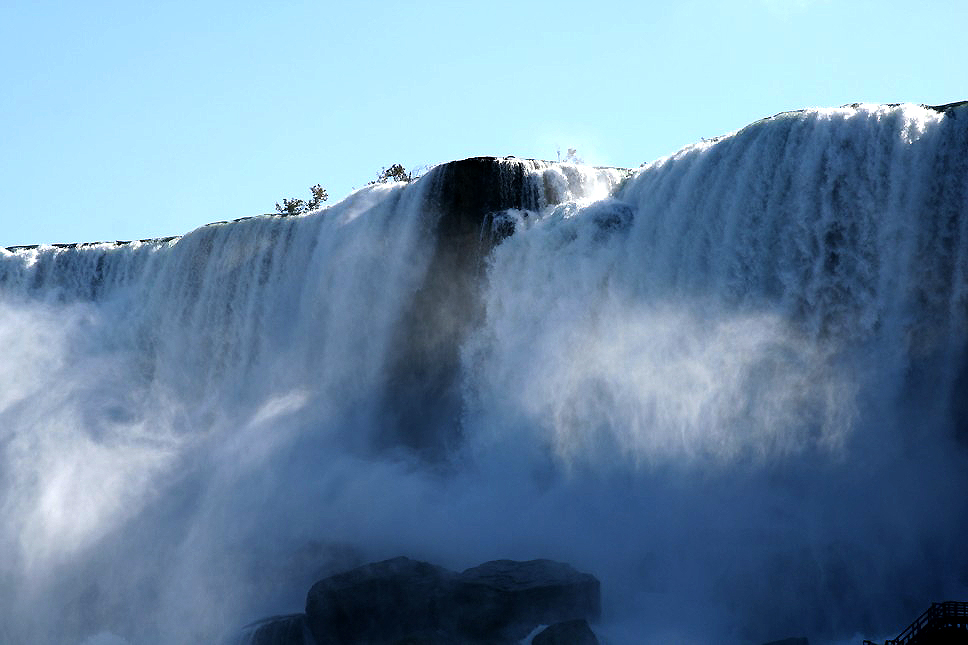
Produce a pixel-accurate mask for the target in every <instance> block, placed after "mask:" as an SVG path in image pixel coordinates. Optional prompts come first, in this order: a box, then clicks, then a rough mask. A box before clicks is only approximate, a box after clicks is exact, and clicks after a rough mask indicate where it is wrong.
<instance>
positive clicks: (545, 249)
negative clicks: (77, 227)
mask: <svg viewBox="0 0 968 645" xmlns="http://www.w3.org/2000/svg"><path fill="white" fill-rule="evenodd" d="M626 175H627V173H624V172H621V171H617V170H603V169H592V168H587V167H581V166H573V165H569V164H550V163H543V162H532V161H523V160H514V159H506V160H500V159H472V160H466V161H463V162H453V163H450V164H444V165H442V166H438V167H437V168H435V169H434V170H433V171H431V172H430V173H429V174H428V175H427V176H425V177H423V178H421V179H419V180H418V181H416V182H415V183H413V184H411V185H407V186H404V185H389V186H374V187H370V188H366V189H364V190H362V191H359V192H357V193H354V194H353V195H351V196H350V197H349V198H347V199H346V200H344V201H343V202H340V203H338V204H335V205H333V206H331V207H329V208H326V209H324V210H322V211H320V212H318V213H315V214H311V215H308V216H304V217H288V218H283V217H263V218H253V219H249V220H246V221H239V222H236V223H232V224H223V225H217V226H208V227H202V228H199V229H198V230H195V231H193V232H191V233H189V234H187V235H185V236H183V237H181V238H177V239H172V240H166V241H154V242H150V241H149V242H142V243H132V244H128V245H123V246H116V245H111V244H101V245H92V246H87V247H78V248H73V249H63V248H52V247H39V248H35V249H19V250H15V251H13V252H10V251H3V250H0V344H2V348H3V350H2V351H3V361H2V362H0V520H2V521H0V552H2V553H3V554H4V555H3V557H2V558H0V641H2V642H10V643H14V642H32V643H88V644H95V643H102V644H103V643H122V642H128V643H131V644H136V643H188V642H219V641H220V639H231V638H232V635H233V634H237V633H238V630H239V628H240V627H241V626H242V625H244V624H246V623H248V622H251V621H253V620H256V619H258V618H261V617H264V616H268V615H272V614H281V613H293V612H298V611H301V610H302V607H303V603H304V599H305V593H306V591H307V590H308V588H309V586H310V585H311V583H312V582H313V581H314V580H316V579H318V578H320V577H322V576H323V575H325V574H327V573H330V572H334V571H337V570H339V569H341V568H344V567H348V566H352V565H355V564H359V563H362V562H365V561H371V560H376V559H382V558H386V557H392V556H396V555H408V556H411V557H415V558H420V559H425V560H430V561H433V562H436V563H439V564H441V565H444V566H448V567H451V568H462V567H466V566H470V565H474V564H477V563H479V562H482V561H484V560H489V559H496V558H515V559H529V558H535V557H547V558H552V559H558V560H563V561H567V562H570V563H572V564H573V565H574V566H576V567H577V568H579V569H581V570H585V571H589V572H592V573H594V574H596V575H597V576H598V577H599V578H600V579H601V580H602V589H603V594H604V597H603V613H604V615H603V620H602V623H601V624H600V625H597V626H596V628H597V629H598V631H599V634H600V635H602V636H603V638H604V639H605V640H606V642H608V643H648V642H682V643H688V642H696V643H705V642H720V643H723V642H726V643H729V642H735V643H760V642H763V641H767V640H771V639H778V638H784V637H789V636H800V635H805V636H809V637H810V639H811V642H812V643H824V642H837V641H840V640H845V639H851V638H855V635H861V636H862V637H876V636H878V635H882V636H883V635H886V636H893V634H895V633H897V632H898V631H900V629H901V628H902V627H903V626H904V625H905V624H907V622H909V620H910V619H911V618H913V617H914V616H916V615H917V614H918V613H919V612H920V611H921V610H922V609H923V608H924V607H925V606H927V605H928V604H929V603H930V602H931V601H939V600H946V599H966V598H968V551H966V550H965V549H964V548H963V544H964V536H965V531H966V529H968V504H966V500H968V497H966V491H968V488H966V484H968V468H966V449H968V448H966V442H968V396H966V393H968V354H966V341H968V108H966V107H965V106H961V107H955V108H951V109H948V110H944V111H937V110H930V109H924V108H920V107H916V106H911V105H905V106H896V107H890V106H859V107H854V108H840V109H833V110H810V111H803V112H797V113H785V114H781V115H777V116H776V117H773V118H771V119H765V120H763V121H759V122H757V123H754V124H752V125H750V126H748V127H746V128H744V129H742V130H740V131H738V132H737V133H735V134H732V135H729V136H726V137H722V138H719V139H717V140H714V141H706V142H703V143H700V144H696V145H694V146H691V147H688V148H685V149H683V150H682V151H680V152H679V153H677V154H675V155H673V156H671V157H668V158H665V159H662V160H659V161H657V162H655V163H652V164H650V165H648V166H646V167H644V168H642V169H640V170H637V171H636V172H634V173H632V174H631V176H630V177H627V176H626ZM120 639H124V640H120Z"/></svg>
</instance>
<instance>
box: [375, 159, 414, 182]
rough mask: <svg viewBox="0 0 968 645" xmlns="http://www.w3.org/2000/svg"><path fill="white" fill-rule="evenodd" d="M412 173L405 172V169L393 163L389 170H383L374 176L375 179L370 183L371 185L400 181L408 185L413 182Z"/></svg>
mask: <svg viewBox="0 0 968 645" xmlns="http://www.w3.org/2000/svg"><path fill="white" fill-rule="evenodd" d="M413 179H414V177H413V173H411V172H407V169H406V168H404V167H403V166H402V165H400V164H398V163H395V164H393V165H392V166H390V167H389V168H384V169H383V170H381V171H380V174H379V175H377V176H376V179H375V180H373V181H371V182H370V183H371V184H385V183H387V182H390V181H402V182H405V183H408V184H409V183H410V182H411V181H413Z"/></svg>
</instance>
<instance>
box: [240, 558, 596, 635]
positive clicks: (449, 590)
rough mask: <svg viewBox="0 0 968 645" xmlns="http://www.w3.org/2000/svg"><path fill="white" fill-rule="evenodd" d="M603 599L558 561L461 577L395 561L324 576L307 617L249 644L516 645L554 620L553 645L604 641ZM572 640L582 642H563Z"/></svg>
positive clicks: (493, 565) (261, 629)
mask: <svg viewBox="0 0 968 645" xmlns="http://www.w3.org/2000/svg"><path fill="white" fill-rule="evenodd" d="M600 596H601V592H600V585H599V582H598V580H597V579H596V578H595V577H594V576H592V575H590V574H587V573H581V572H579V571H576V570H575V569H574V568H572V567H571V566H569V565H567V564H564V563H561V562H553V561H551V560H529V561H526V562H519V561H514V560H496V561H493V562H485V563H484V564H482V565H480V566H477V567H473V568H471V569H467V570H466V571H463V572H461V573H456V572H453V571H449V570H447V569H444V568H442V567H438V566H435V565H433V564H429V563H427V562H420V561H417V560H411V559H409V558H393V559H391V560H384V561H382V562H376V563H373V564H368V565H364V566H362V567H357V568H355V569H351V570H349V571H345V572H343V573H339V574H336V575H333V576H329V577H328V578H325V579H323V580H320V581H319V582H317V583H316V584H314V585H313V587H312V589H310V591H309V594H308V596H307V598H306V613H305V614H296V615H292V616H282V617H278V618H273V619H268V620H265V621H260V622H258V623H254V624H253V625H250V626H249V627H248V628H246V630H245V634H244V636H243V639H242V641H243V642H244V643H246V644H247V645H311V644H312V643H315V644H316V645H348V644H350V643H353V644H359V643H369V644H372V645H403V644H405V643H410V644H417V643H419V644H420V645H451V644H453V643H465V644H467V645H505V644H506V645H511V644H512V643H517V642H518V641H520V640H521V639H523V638H525V637H526V636H527V635H528V634H530V633H531V632H532V631H534V630H535V628H537V627H539V626H541V625H549V624H550V625H552V627H553V629H552V628H548V629H551V631H550V632H548V629H546V630H545V632H548V634H547V635H546V636H545V637H544V639H545V642H546V643H549V644H553V643H559V642H561V643H564V642H569V643H576V644H582V643H597V641H595V640H594V634H592V633H591V629H590V628H589V627H588V623H587V622H586V621H587V620H594V619H597V618H598V616H599V613H600V610H601V598H600ZM542 633H544V632H542ZM568 634H570V635H572V636H573V637H574V638H579V640H561V638H572V636H567V635H568ZM589 635H591V638H592V640H588V636H589ZM581 638H584V639H585V640H580V639H581ZM549 639H551V640H549ZM555 639H558V640H555ZM535 642H538V641H537V640H536V641H535Z"/></svg>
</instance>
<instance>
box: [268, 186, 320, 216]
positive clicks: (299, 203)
mask: <svg viewBox="0 0 968 645" xmlns="http://www.w3.org/2000/svg"><path fill="white" fill-rule="evenodd" d="M309 190H310V192H311V193H312V194H313V197H312V199H310V200H309V201H308V202H304V201H303V200H301V199H295V198H293V199H283V200H282V206H280V205H279V202H276V212H277V213H279V214H280V215H299V214H300V213H308V212H310V211H314V210H316V209H317V208H319V206H320V204H322V203H323V202H325V201H326V200H327V199H329V194H328V193H327V192H326V189H325V188H323V187H322V186H320V185H319V184H316V185H315V186H313V187H312V188H310V189H309Z"/></svg>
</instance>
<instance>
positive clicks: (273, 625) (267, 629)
mask: <svg viewBox="0 0 968 645" xmlns="http://www.w3.org/2000/svg"><path fill="white" fill-rule="evenodd" d="M239 643H240V645H241V644H244V645H314V641H313V638H312V634H310V633H309V626H308V625H307V624H306V614H292V615H289V616H274V617H272V618H267V619H265V620H263V621H260V622H258V623H254V624H252V625H249V626H248V627H246V628H245V629H244V630H243V632H242V637H241V638H240V640H239Z"/></svg>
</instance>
